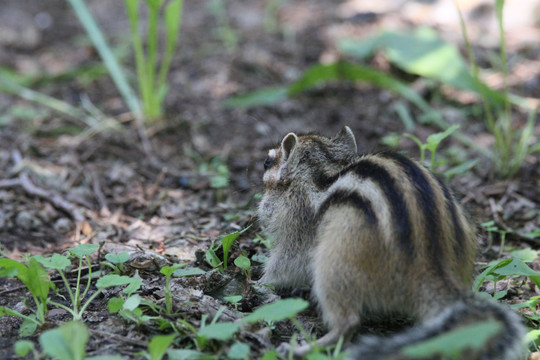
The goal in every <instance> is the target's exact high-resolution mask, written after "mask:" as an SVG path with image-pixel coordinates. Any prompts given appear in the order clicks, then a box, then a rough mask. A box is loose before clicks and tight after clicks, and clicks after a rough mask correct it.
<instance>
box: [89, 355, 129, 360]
mask: <svg viewBox="0 0 540 360" xmlns="http://www.w3.org/2000/svg"><path fill="white" fill-rule="evenodd" d="M84 360H125V359H124V357H123V356H120V355H99V356H90V357H85V358H84Z"/></svg>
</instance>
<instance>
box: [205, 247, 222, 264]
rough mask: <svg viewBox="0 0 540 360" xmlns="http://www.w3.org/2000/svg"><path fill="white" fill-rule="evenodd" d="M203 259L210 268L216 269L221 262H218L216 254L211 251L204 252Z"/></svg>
mask: <svg viewBox="0 0 540 360" xmlns="http://www.w3.org/2000/svg"><path fill="white" fill-rule="evenodd" d="M204 256H205V258H206V262H207V263H208V264H209V265H210V266H211V267H214V268H215V267H218V266H219V265H221V261H220V260H219V258H218V257H217V255H216V252H215V251H214V250H212V249H208V250H207V251H206V254H205V255H204Z"/></svg>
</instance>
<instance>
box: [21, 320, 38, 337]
mask: <svg viewBox="0 0 540 360" xmlns="http://www.w3.org/2000/svg"><path fill="white" fill-rule="evenodd" d="M37 327H38V324H37V323H36V322H35V321H32V320H29V319H25V320H24V321H23V323H22V324H21V326H19V336H20V337H27V336H31V335H34V333H35V332H36V330H37Z"/></svg>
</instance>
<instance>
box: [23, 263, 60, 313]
mask: <svg viewBox="0 0 540 360" xmlns="http://www.w3.org/2000/svg"><path fill="white" fill-rule="evenodd" d="M54 255H58V254H54ZM59 256H61V255H59ZM57 259H59V258H57ZM61 261H62V260H58V262H61ZM68 263H69V260H68ZM55 264H56V263H55ZM26 286H27V287H28V289H29V290H30V292H31V293H32V294H33V295H35V296H37V297H38V298H39V299H40V300H41V302H42V304H46V303H47V297H48V295H49V289H50V288H51V286H52V282H51V280H50V278H49V274H47V272H46V271H45V269H43V268H42V267H41V265H39V263H38V261H37V260H36V259H35V258H30V261H29V262H28V284H27V285H26Z"/></svg>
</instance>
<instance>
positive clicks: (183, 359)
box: [167, 349, 215, 360]
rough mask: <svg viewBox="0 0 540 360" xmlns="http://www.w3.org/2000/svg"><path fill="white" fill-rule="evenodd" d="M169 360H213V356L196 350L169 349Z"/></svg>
mask: <svg viewBox="0 0 540 360" xmlns="http://www.w3.org/2000/svg"><path fill="white" fill-rule="evenodd" d="M167 355H168V356H169V360H213V359H215V358H214V356H213V355H208V354H205V353H202V352H199V351H196V350H189V349H170V350H168V351H167Z"/></svg>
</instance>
